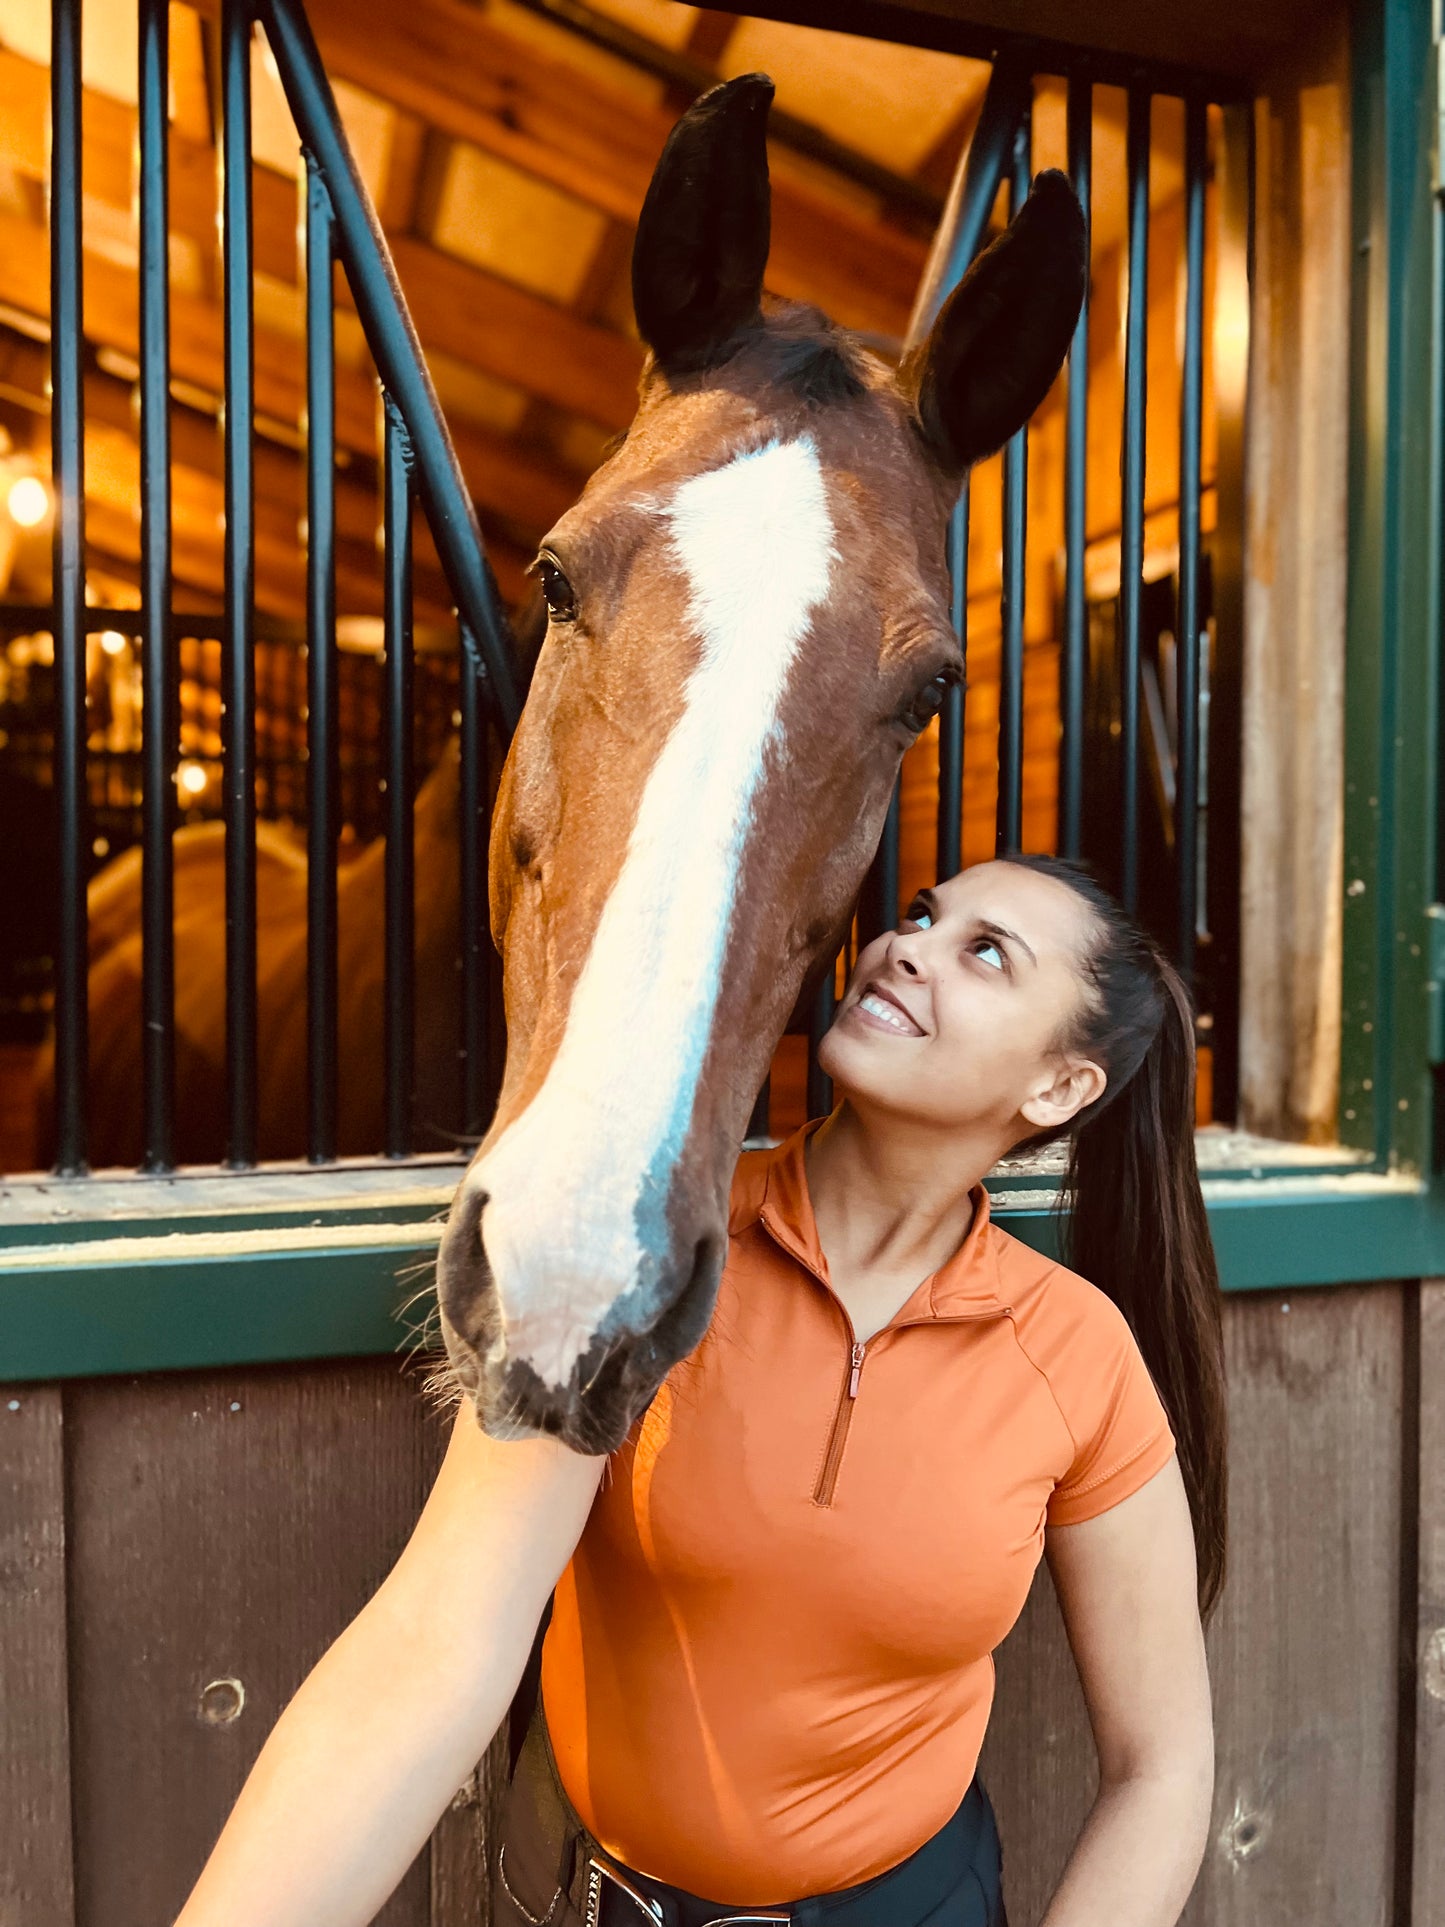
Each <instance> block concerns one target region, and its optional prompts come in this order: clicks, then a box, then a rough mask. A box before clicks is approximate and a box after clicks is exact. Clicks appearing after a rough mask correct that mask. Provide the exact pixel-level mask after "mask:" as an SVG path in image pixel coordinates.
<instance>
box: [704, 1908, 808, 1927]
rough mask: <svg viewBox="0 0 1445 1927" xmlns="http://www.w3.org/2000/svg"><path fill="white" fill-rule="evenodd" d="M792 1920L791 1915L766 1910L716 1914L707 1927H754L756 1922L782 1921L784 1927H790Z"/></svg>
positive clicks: (769, 1909)
mask: <svg viewBox="0 0 1445 1927" xmlns="http://www.w3.org/2000/svg"><path fill="white" fill-rule="evenodd" d="M792 1918H793V1916H792V1915H791V1914H780V1913H778V1912H777V1911H776V1910H775V1909H771V1908H765V1909H764V1910H763V1912H761V1913H754V1914H714V1915H713V1917H712V1919H711V1920H710V1921H709V1922H708V1923H707V1927H752V1923H753V1922H755V1921H780V1922H781V1923H782V1927H788V1923H789V1922H790V1921H791V1920H792Z"/></svg>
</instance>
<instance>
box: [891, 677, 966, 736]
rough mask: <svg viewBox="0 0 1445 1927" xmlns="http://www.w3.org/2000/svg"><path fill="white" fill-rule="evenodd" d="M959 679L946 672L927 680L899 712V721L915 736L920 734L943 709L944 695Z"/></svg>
mask: <svg viewBox="0 0 1445 1927" xmlns="http://www.w3.org/2000/svg"><path fill="white" fill-rule="evenodd" d="M957 680H958V678H957V677H956V676H951V675H948V674H947V673H944V674H942V675H938V676H935V677H934V678H933V680H932V681H931V682H926V683H925V684H924V685H923V687H922V689H920V690H919V691H918V692H917V694H916V695H914V696H912V697H910V698H909V700H908V702H907V704H906V705H905V706H904V708H903V709H902V710H901V711H900V712H899V717H898V720H899V722H900V723H902V725H903V727H904V728H905V729H908V730H911V731H912V732H913V734H914V735H915V736H917V735H919V734H920V733H921V732H922V731H923V730H925V729H926V728H927V727H928V725H929V723H930V722H931V721H932V720H933V718H934V717H935V716H936V715H937V714H938V712H939V710H940V709H942V707H943V699H944V697H945V696H946V695H947V694H948V692H949V690H950V689H951V688H952V687H953V685H954V683H955V682H956V681H957Z"/></svg>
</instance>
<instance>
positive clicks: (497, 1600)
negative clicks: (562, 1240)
mask: <svg viewBox="0 0 1445 1927" xmlns="http://www.w3.org/2000/svg"><path fill="white" fill-rule="evenodd" d="M605 1463H606V1461H605V1459H598V1458H582V1457H580V1456H578V1455H577V1454H575V1453H573V1452H571V1451H569V1450H568V1449H567V1448H566V1447H564V1446H560V1445H558V1444H556V1443H555V1441H553V1440H551V1439H542V1438H538V1439H527V1440H519V1441H516V1442H513V1443H509V1444H505V1445H500V1444H497V1443H496V1442H495V1441H494V1440H492V1439H489V1438H488V1437H487V1436H486V1434H485V1433H484V1432H483V1431H482V1430H481V1428H480V1426H479V1425H478V1424H477V1422H476V1419H475V1417H474V1416H473V1413H472V1409H471V1406H470V1405H463V1406H462V1408H461V1410H460V1411H459V1412H458V1414H457V1419H456V1423H455V1426H454V1427H453V1431H452V1437H451V1443H450V1445H449V1446H448V1448H447V1453H446V1457H445V1459H444V1460H443V1462H442V1466H441V1470H440V1471H439V1472H438V1474H437V1478H436V1483H435V1484H434V1485H433V1487H432V1491H431V1495H430V1497H429V1498H428V1500H427V1503H426V1505H425V1507H424V1508H423V1511H422V1514H421V1517H420V1519H419V1520H418V1521H417V1525H416V1528H415V1530H414V1531H413V1533H412V1536H411V1539H410V1540H409V1541H408V1543H407V1546H406V1549H405V1550H404V1551H403V1553H402V1555H401V1557H400V1558H399V1559H398V1560H397V1562H396V1564H395V1566H394V1567H393V1568H392V1570H391V1572H390V1573H389V1574H388V1576H387V1578H386V1579H385V1580H384V1581H383V1583H382V1585H381V1586H380V1588H379V1589H378V1591H377V1592H376V1593H375V1595H374V1596H373V1597H372V1599H371V1600H370V1601H368V1603H367V1604H366V1606H364V1607H363V1608H362V1610H361V1612H359V1613H358V1614H357V1616H356V1618H355V1619H354V1620H353V1621H352V1622H351V1624H350V1625H349V1626H348V1627H347V1629H346V1631H345V1632H344V1633H342V1634H341V1636H340V1638H339V1639H337V1640H336V1642H335V1644H334V1645H332V1646H331V1647H330V1648H329V1649H328V1650H327V1651H326V1652H325V1653H324V1654H323V1655H322V1657H321V1658H320V1659H319V1660H318V1661H317V1663H316V1665H315V1666H314V1667H313V1668H312V1670H311V1672H310V1673H309V1674H308V1675H307V1677H306V1679H305V1680H304V1681H303V1682H302V1684H301V1686H300V1687H299V1688H298V1690H297V1692H296V1694H295V1697H294V1698H293V1699H292V1700H291V1702H290V1704H289V1705H288V1706H287V1707H286V1709H285V1711H284V1712H283V1713H282V1715H281V1717H280V1719H279V1720H278V1721H277V1722H276V1725H275V1727H274V1728H273V1729H272V1731H271V1734H270V1736H269V1737H268V1739H267V1741H266V1743H265V1745H264V1746H263V1747H262V1749H261V1752H260V1755H259V1756H258V1758H257V1760H256V1763H255V1765H254V1766H253V1767H252V1769H251V1773H250V1776H249V1778H248V1779H247V1781H246V1783H245V1785H244V1786H243V1787H242V1789H241V1793H240V1797H239V1798H238V1800H237V1802H236V1805H235V1807H234V1808H233V1810H232V1812H231V1816H230V1818H229V1819H228V1820H227V1822H226V1825H225V1828H224V1830H223V1831H222V1833H221V1836H220V1838H219V1840H218V1841H217V1842H216V1846H215V1848H214V1850H213V1851H212V1854H211V1857H210V1859H209V1860H208V1861H207V1862H206V1865H205V1868H204V1870H203V1872H202V1874H201V1877H200V1879H199V1880H198V1881H197V1883H196V1886H195V1888H194V1890H193V1892H192V1893H191V1896H190V1899H189V1900H188V1901H187V1902H186V1904H185V1906H184V1908H183V1909H182V1910H181V1913H180V1916H179V1919H178V1920H177V1923H176V1927H256V1924H257V1923H258V1922H260V1921H264V1922H265V1923H266V1927H366V1923H368V1922H370V1921H371V1920H373V1919H374V1917H375V1915H376V1913H377V1912H378V1910H379V1909H380V1908H381V1907H382V1905H383V1904H384V1903H385V1901H386V1899H387V1897H388V1895H389V1894H390V1893H391V1892H392V1891H393V1889H394V1888H395V1887H396V1885H397V1883H398V1881H400V1879H401V1877H402V1875H403V1874H404V1873H405V1872H406V1870H407V1868H408V1867H409V1866H410V1865H411V1863H412V1861H413V1860H414V1859H415V1857H416V1855H417V1854H418V1852H419V1851H420V1850H421V1848H422V1846H423V1845H424V1844H425V1842H426V1840H427V1837H428V1836H429V1834H430V1833H431V1830H432V1828H433V1827H434V1826H435V1825H436V1822H437V1820H438V1819H439V1818H440V1816H441V1814H442V1813H443V1812H444V1811H445V1809H446V1806H447V1803H448V1801H449V1800H450V1799H451V1798H452V1796H453V1794H454V1793H455V1792H456V1790H457V1788H458V1787H459V1786H460V1785H461V1784H462V1782H463V1781H464V1780H465V1779H466V1777H467V1775H468V1774H469V1773H470V1772H471V1771H472V1769H473V1767H474V1766H475V1765H476V1763H477V1761H478V1760H479V1759H480V1758H481V1756H482V1754H483V1753H484V1752H485V1751H486V1748H487V1746H488V1743H489V1742H490V1740H491V1738H492V1735H493V1734H494V1733H495V1731H496V1730H497V1728H498V1727H499V1726H500V1725H501V1723H502V1720H503V1718H504V1717H505V1715H506V1712H507V1708H508V1706H509V1705H510V1703H511V1698H512V1695H513V1693H514V1692H515V1691H516V1687H517V1682H518V1680H519V1679H520V1678H521V1675H522V1668H523V1667H524V1665H525V1664H526V1661H527V1656H528V1654H529V1652H530V1651H531V1645H532V1639H533V1636H534V1634H535V1632H536V1629H537V1622H538V1620H539V1619H540V1618H541V1616H542V1608H543V1606H544V1605H545V1604H546V1600H547V1596H548V1594H549V1593H550V1592H551V1590H552V1587H553V1585H554V1584H555V1583H556V1580H557V1577H558V1575H559V1573H560V1572H561V1571H562V1569H563V1567H564V1566H565V1565H566V1563H567V1561H568V1559H569V1558H570V1557H571V1555H572V1549H573V1547H574V1546H575V1544H576V1542H577V1540H578V1538H579V1537H580V1536H581V1532H582V1528H583V1526H584V1525H585V1524H586V1521H587V1515H588V1513H589V1511H590V1510H591V1507H592V1500H593V1496H594V1494H595V1492H596V1489H597V1482H598V1479H599V1478H600V1476H601V1471H602V1467H603V1465H604V1464H605Z"/></svg>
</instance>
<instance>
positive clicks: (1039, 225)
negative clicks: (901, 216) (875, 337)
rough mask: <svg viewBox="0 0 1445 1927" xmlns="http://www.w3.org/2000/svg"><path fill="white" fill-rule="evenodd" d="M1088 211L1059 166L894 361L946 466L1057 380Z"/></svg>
mask: <svg viewBox="0 0 1445 1927" xmlns="http://www.w3.org/2000/svg"><path fill="white" fill-rule="evenodd" d="M1084 238H1085V236H1084V215H1083V210H1082V209H1081V208H1080V206H1079V203H1078V199H1077V197H1076V196H1075V194H1074V190H1073V189H1072V188H1071V187H1070V186H1069V183H1068V180H1067V178H1066V176H1065V175H1063V174H1061V173H1060V172H1059V170H1058V169H1057V168H1049V169H1047V170H1046V171H1045V172H1044V173H1042V174H1040V175H1039V176H1038V178H1037V179H1036V180H1035V182H1034V184H1033V189H1032V191H1031V193H1030V194H1029V197H1028V199H1027V200H1026V201H1025V202H1024V204H1023V206H1022V207H1021V208H1020V209H1019V211H1018V213H1017V214H1016V215H1015V216H1014V218H1013V220H1012V221H1010V222H1009V224H1008V226H1007V227H1006V228H1005V229H1004V231H1003V233H1002V234H1000V235H999V236H998V238H997V239H996V240H994V241H992V242H990V244H989V245H988V247H986V248H985V249H984V251H983V253H982V254H981V255H979V257H978V259H977V260H976V261H975V262H974V264H973V266H972V267H971V268H970V269H969V270H968V273H967V274H965V275H964V277H963V279H962V280H961V281H960V282H959V284H958V286H957V287H956V288H955V289H954V291H953V293H952V294H951V295H950V296H949V297H948V299H947V301H945V302H944V304H943V308H942V310H941V311H940V313H939V316H938V319H937V320H936V321H935V322H934V324H933V327H932V329H931V330H930V332H929V334H928V336H927V338H926V339H925V340H924V341H922V342H921V343H920V344H919V345H918V347H916V348H915V349H913V350H912V352H911V353H910V354H909V355H908V356H907V357H906V358H905V360H904V362H903V365H902V367H901V368H900V369H899V371H898V385H899V388H900V390H901V392H902V393H903V394H904V395H905V396H906V397H907V399H908V400H909V401H911V402H912V404H913V411H914V414H915V416H916V417H917V421H918V426H919V429H920V430H921V432H922V434H923V438H924V440H925V441H926V442H927V443H928V446H929V447H930V448H931V449H932V451H933V453H934V454H935V455H936V456H937V458H938V460H939V461H940V462H941V463H942V464H943V467H944V468H945V469H946V470H947V471H948V472H949V473H950V474H956V475H959V476H962V475H963V473H964V471H965V470H966V469H968V468H970V467H971V466H972V464H973V463H974V462H977V461H981V460H982V459H983V457H984V456H985V455H992V454H993V452H994V450H995V449H999V448H1002V447H1003V445H1004V443H1005V442H1006V441H1007V440H1008V438H1009V436H1010V435H1012V434H1014V433H1016V432H1017V430H1019V429H1020V428H1022V427H1023V425H1024V423H1025V422H1026V421H1027V420H1028V419H1029V417H1030V415H1032V414H1033V412H1034V410H1035V409H1036V408H1037V407H1038V405H1039V403H1040V402H1041V401H1042V400H1043V398H1044V396H1045V395H1046V394H1047V393H1048V392H1049V389H1050V387H1051V386H1052V384H1053V379H1054V376H1055V375H1056V374H1057V373H1058V372H1059V369H1060V367H1061V366H1062V365H1063V360H1064V356H1065V355H1066V354H1067V353H1068V351H1069V343H1070V341H1071V340H1072V339H1073V334H1074V324H1075V323H1076V322H1077V320H1078V318H1079V309H1080V307H1081V305H1082V303H1083V299H1084V287H1085V283H1086V280H1087V273H1088V263H1087V262H1086V260H1085V258H1084Z"/></svg>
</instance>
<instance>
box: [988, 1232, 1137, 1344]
mask: <svg viewBox="0 0 1445 1927" xmlns="http://www.w3.org/2000/svg"><path fill="white" fill-rule="evenodd" d="M988 1228H989V1234H990V1236H991V1238H992V1239H993V1241H994V1248H995V1252H996V1255H997V1258H998V1270H999V1285H1000V1289H1001V1292H1002V1295H1003V1299H1004V1302H1005V1303H1006V1304H1007V1305H1008V1306H1009V1308H1010V1310H1011V1312H1012V1314H1013V1319H1014V1323H1015V1326H1016V1327H1017V1328H1018V1330H1019V1334H1020V1337H1021V1338H1024V1339H1025V1341H1026V1342H1027V1341H1028V1340H1035V1341H1037V1342H1038V1343H1039V1344H1040V1345H1041V1346H1045V1345H1046V1346H1047V1348H1048V1350H1049V1351H1050V1352H1051V1353H1054V1352H1057V1353H1059V1354H1061V1355H1062V1354H1063V1353H1065V1352H1066V1351H1067V1349H1068V1348H1070V1347H1074V1346H1077V1345H1078V1344H1079V1343H1081V1342H1089V1341H1092V1342H1093V1343H1094V1344H1095V1345H1102V1346H1105V1347H1107V1348H1113V1347H1116V1346H1118V1345H1119V1344H1120V1343H1122V1342H1123V1341H1124V1340H1126V1339H1127V1340H1128V1341H1129V1342H1130V1343H1132V1342H1133V1333H1132V1331H1131V1329H1130V1326H1129V1321H1128V1320H1127V1319H1126V1318H1125V1316H1124V1314H1123V1312H1122V1311H1121V1310H1120V1309H1119V1307H1118V1305H1117V1304H1115V1302H1114V1300H1113V1299H1112V1298H1111V1297H1110V1296H1109V1294H1108V1292H1107V1291H1104V1290H1102V1289H1101V1288H1100V1287H1099V1286H1098V1285H1096V1284H1094V1283H1093V1282H1092V1281H1091V1280H1090V1279H1088V1278H1085V1277H1084V1276H1083V1275H1082V1274H1081V1273H1080V1272H1077V1271H1071V1270H1070V1269H1069V1267H1068V1266H1067V1265H1065V1264H1061V1263H1060V1262H1059V1261H1058V1259H1057V1258H1050V1257H1049V1256H1048V1255H1047V1254H1046V1253H1044V1252H1042V1251H1038V1250H1036V1249H1035V1248H1034V1247H1033V1246H1032V1245H1031V1244H1028V1243H1026V1242H1025V1241H1024V1239H1022V1238H1019V1237H1016V1236H1015V1235H1014V1234H1013V1233H1012V1232H1011V1231H1005V1230H1004V1229H1003V1227H1002V1226H1001V1225H1000V1224H998V1223H997V1222H996V1221H995V1220H992V1219H991V1220H990V1222H989V1227H988Z"/></svg>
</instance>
